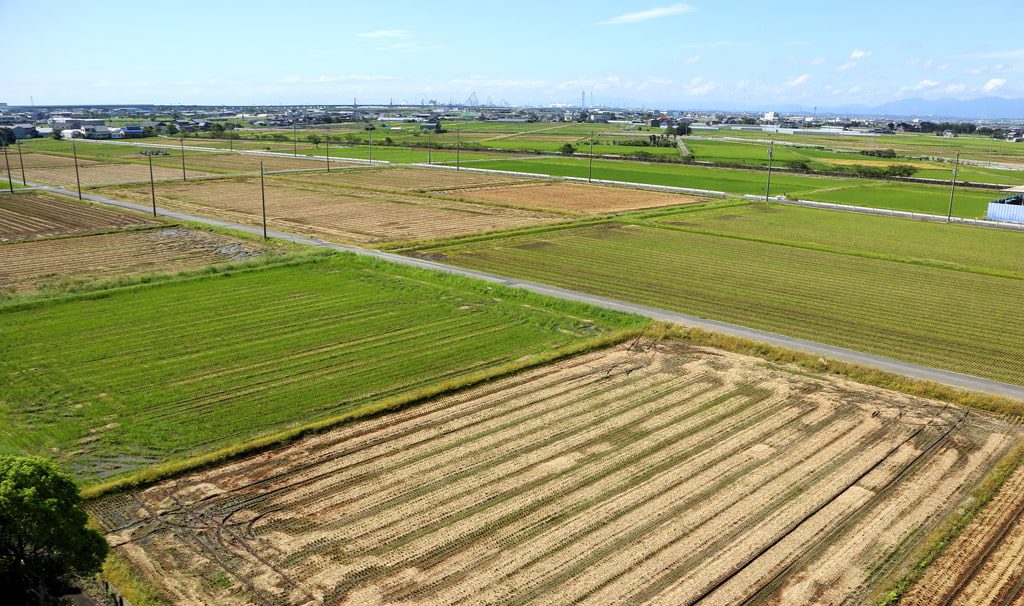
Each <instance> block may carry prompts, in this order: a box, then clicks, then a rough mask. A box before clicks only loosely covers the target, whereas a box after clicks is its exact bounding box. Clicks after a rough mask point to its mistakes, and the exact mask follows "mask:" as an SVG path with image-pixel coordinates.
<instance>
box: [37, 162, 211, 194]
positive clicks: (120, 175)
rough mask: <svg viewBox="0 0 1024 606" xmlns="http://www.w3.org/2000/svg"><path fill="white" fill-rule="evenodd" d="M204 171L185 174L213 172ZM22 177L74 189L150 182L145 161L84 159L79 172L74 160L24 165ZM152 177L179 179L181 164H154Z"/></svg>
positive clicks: (162, 179)
mask: <svg viewBox="0 0 1024 606" xmlns="http://www.w3.org/2000/svg"><path fill="white" fill-rule="evenodd" d="M212 174H213V173H209V172H206V171H199V170H187V171H186V176H187V177H207V176H210V175H212ZM25 178H26V179H28V181H30V182H32V183H43V184H46V185H60V186H62V187H66V188H70V189H74V188H75V187H76V186H77V185H78V183H79V182H81V184H82V187H98V186H103V185H117V184H121V183H141V182H145V183H146V184H147V187H148V184H149V166H148V165H146V164H130V163H126V162H120V163H113V164H100V163H95V162H94V163H87V164H84V165H82V164H80V165H79V166H78V175H77V177H76V175H75V167H74V164H71V165H62V166H41V167H38V168H27V167H26V168H25ZM153 179H154V180H157V181H166V180H173V179H181V169H180V168H170V167H167V166H157V165H154V166H153Z"/></svg>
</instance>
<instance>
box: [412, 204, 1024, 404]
mask: <svg viewBox="0 0 1024 606" xmlns="http://www.w3.org/2000/svg"><path fill="white" fill-rule="evenodd" d="M715 212H720V213H729V212H732V211H730V210H723V211H715ZM740 212H742V210H741V211H740ZM784 212H785V211H784ZM817 212H821V213H822V220H823V221H825V222H826V223H828V221H829V220H832V219H835V220H837V221H838V220H847V219H850V218H849V217H847V216H846V215H843V216H841V217H836V216H835V215H834V214H829V213H827V212H825V211H817ZM669 216H670V215H669ZM720 216H721V215H720ZM700 217H701V213H699V212H696V213H688V214H686V215H685V222H694V221H697V222H699V221H700ZM665 219H666V216H664V215H663V216H661V217H660V218H659V220H665ZM863 219H865V220H866V219H867V218H866V217H865V218H863ZM625 220H629V219H625ZM850 220H854V221H857V220H861V218H855V219H850ZM883 220H885V221H892V222H899V223H898V224H897V223H894V224H890V227H889V229H890V231H892V232H893V233H894V234H896V235H898V234H899V233H900V232H901V230H902V229H903V228H906V230H907V234H909V235H908V237H906V238H904V239H903V241H902V242H900V243H898V244H893V245H892V246H889V247H887V246H885V245H884V242H883V241H882V240H879V239H877V238H875V237H874V236H871V235H862V237H861V240H859V241H858V240H857V239H856V237H854V235H852V234H847V235H844V236H835V238H836V240H835V241H834V242H829V241H828V238H827V237H826V238H818V240H819V242H821V241H822V240H824V243H823V244H814V245H813V246H796V245H792V244H791V243H777V242H773V241H770V240H768V241H765V239H764V238H761V237H760V236H758V239H753V238H750V237H749V236H747V235H743V234H739V235H737V234H731V235H729V236H728V237H723V236H720V235H713V234H710V233H701V232H700V231H699V230H689V229H688V228H685V227H679V226H673V227H672V228H666V227H660V226H656V224H650V223H649V224H640V225H624V224H623V222H624V220H623V219H622V218H620V220H619V221H613V222H609V223H606V224H600V225H592V226H586V227H577V228H571V229H561V230H550V231H547V232H543V233H538V234H532V235H525V236H517V237H510V238H497V239H491V240H487V241H481V242H478V243H459V244H454V245H451V246H440V247H435V248H430V249H425V250H422V251H421V254H429V255H430V258H433V259H436V260H439V261H442V262H449V263H452V264H455V265H461V266H465V267H469V268H472V269H478V270H482V271H488V272H494V273H499V274H502V275H510V276H513V277H517V278H523V279H527V280H534V281H538V282H543V283H547V284H552V285H555V286H560V287H564V288H570V289H574V290H579V291H583V292H589V293H593V294H597V295H601V296H607V297H611V298H615V299H620V300H625V301H631V302H635V303H641V304H645V305H652V306H655V307H660V308H663V309H669V310H673V311H678V312H682V313H686V314H691V315H695V316H699V317H703V318H709V319H714V320H719V321H724V322H730V323H734V324H739V325H743V326H749V327H752V328H756V329H760V330H766V331H770V332H774V333H779V334H783V335H788V336H792V337H796V338H801V339H807V340H810V341H815V342H820V343H828V344H831V345H836V346H839V347H844V348H848V349H853V350H856V351H862V352H866V353H872V354H876V355H881V356H886V357H890V358H894V359H898V360H904V361H908V362H912V363H916V364H922V365H926V366H931V367H935V368H942V369H947V370H953V371H956V372H963V373H967V374H973V375H976V376H980V377H986V378H991V379H996V380H999V381H1005V382H1008V383H1014V384H1024V364H1022V363H1021V360H1022V359H1024V327H1021V326H1019V325H1017V324H1015V323H1012V322H994V321H993V318H1008V317H1012V316H1013V315H1014V313H1015V311H1014V310H1015V309H1016V308H1017V307H1018V306H1019V301H1020V299H1021V297H1024V280H1020V279H1019V278H1018V277H1005V276H1004V275H1002V274H1009V273H1012V274H1016V273H1017V272H1018V268H1019V267H1021V266H1024V260H1022V259H1021V257H1020V255H1019V254H1015V253H1012V252H1007V251H1006V250H1000V249H999V248H997V247H996V244H998V243H999V242H1002V240H1003V239H1004V238H1006V237H1008V236H1009V237H1012V236H1018V237H1019V234H1004V233H1003V232H995V231H991V232H990V231H982V230H978V229H977V228H970V227H958V228H957V229H959V230H973V231H959V232H957V231H952V230H949V231H941V232H938V231H937V232H935V235H934V236H932V235H922V233H920V232H918V229H919V228H921V227H935V226H923V225H921V224H917V223H913V222H909V221H905V220H899V219H883ZM755 225H756V224H755ZM752 229H755V230H756V229H757V228H756V226H755V227H753V228H752ZM775 230H776V232H775V237H779V238H780V240H781V239H784V238H786V237H800V236H799V235H796V236H794V235H793V234H794V233H797V232H799V228H798V227H797V228H791V227H787V226H784V225H783V226H779V227H776V228H775ZM769 231H770V230H769ZM858 233H862V234H865V233H867V234H870V232H863V231H862V232H858ZM959 234H962V235H959ZM951 236H955V237H951ZM988 236H991V237H992V238H994V239H993V240H992V241H989V240H987V237H988ZM881 237H884V235H883V236H879V238H881ZM956 238H961V239H962V244H963V246H965V247H966V246H970V247H973V248H975V253H974V255H973V256H972V257H971V260H970V263H971V266H969V267H968V266H963V267H958V268H955V269H954V268H951V267H949V265H951V264H952V263H953V262H952V261H951V259H955V258H956V257H953V256H950V255H949V254H948V253H945V252H943V249H944V248H945V247H948V246H949V242H950V241H951V240H956ZM812 244H813V243H812ZM1003 244H1005V242H1004V243H1003ZM830 246H831V247H832V248H833V250H828V248H829V247H830ZM843 248H846V249H853V250H843ZM986 249H988V251H986ZM1010 250H1014V251H1019V250H1022V249H1021V247H1019V246H1018V247H1015V248H1011V249H1010ZM995 251H999V252H1000V253H1002V257H999V256H997V255H998V254H999V253H997V252H995ZM930 253H934V254H930ZM878 257H885V258H878ZM929 257H934V259H931V260H929ZM961 265H964V264H963V263H961ZM637 268H643V271H637ZM993 274H996V275H993Z"/></svg>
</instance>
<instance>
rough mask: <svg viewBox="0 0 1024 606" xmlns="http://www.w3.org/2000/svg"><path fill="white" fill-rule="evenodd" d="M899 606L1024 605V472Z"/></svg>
mask: <svg viewBox="0 0 1024 606" xmlns="http://www.w3.org/2000/svg"><path fill="white" fill-rule="evenodd" d="M900 604H908V605H913V606H932V605H935V606H945V605H947V604H948V605H957V606H960V605H963V606H971V605H973V604H998V605H1007V606H1008V605H1011V604H1016V605H1020V604H1024V467H1020V468H1018V469H1017V471H1016V472H1014V474H1013V475H1012V476H1010V478H1009V479H1008V480H1007V482H1006V483H1005V484H1004V485H1003V487H1002V488H1001V489H1000V490H999V492H998V493H997V494H996V496H995V497H994V498H993V499H992V500H991V501H990V502H989V503H988V504H987V505H985V507H984V508H983V509H982V510H981V512H979V513H978V515H977V517H975V518H974V520H972V521H971V523H970V524H969V525H968V526H967V527H966V528H965V529H964V530H963V532H961V533H960V535H959V536H958V537H957V538H956V540H955V541H954V542H953V543H952V544H951V545H950V546H949V547H947V548H946V550H945V551H944V552H943V553H942V555H941V556H940V557H939V559H938V560H936V561H935V562H934V563H933V564H932V565H931V567H930V568H928V570H927V572H926V573H925V574H924V576H922V577H921V579H920V580H919V581H918V582H917V584H916V585H915V586H914V587H913V588H912V589H911V591H909V592H908V593H907V595H906V596H904V597H903V599H901V600H900Z"/></svg>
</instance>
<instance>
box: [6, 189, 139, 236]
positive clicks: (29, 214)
mask: <svg viewBox="0 0 1024 606" xmlns="http://www.w3.org/2000/svg"><path fill="white" fill-rule="evenodd" d="M142 225H152V222H151V221H148V220H146V219H144V218H142V217H139V216H136V215H130V214H124V213H120V212H116V211H113V210H110V209H107V208H104V207H102V206H96V205H94V204H90V203H88V202H79V201H77V200H71V199H69V198H65V197H63V196H55V195H49V194H41V193H36V192H19V193H16V194H0V242H9V241H13V240H31V239H35V238H49V237H54V236H63V235H69V234H82V233H91V232H97V231H108V230H113V229H124V228H132V227H139V226H142Z"/></svg>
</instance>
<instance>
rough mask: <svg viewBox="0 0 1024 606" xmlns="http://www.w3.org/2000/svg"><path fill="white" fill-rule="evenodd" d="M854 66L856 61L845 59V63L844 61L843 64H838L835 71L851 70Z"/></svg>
mask: <svg viewBox="0 0 1024 606" xmlns="http://www.w3.org/2000/svg"><path fill="white" fill-rule="evenodd" d="M855 67H857V62H856V61H847V62H846V63H844V64H842V65H840V66H839V67H837V68H836V71H837V72H845V71H847V70H851V69H853V68H855Z"/></svg>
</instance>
